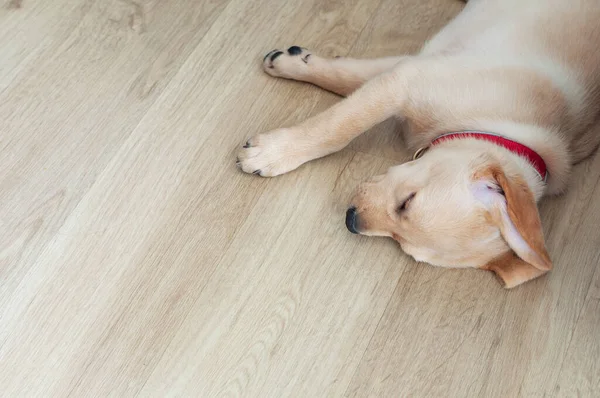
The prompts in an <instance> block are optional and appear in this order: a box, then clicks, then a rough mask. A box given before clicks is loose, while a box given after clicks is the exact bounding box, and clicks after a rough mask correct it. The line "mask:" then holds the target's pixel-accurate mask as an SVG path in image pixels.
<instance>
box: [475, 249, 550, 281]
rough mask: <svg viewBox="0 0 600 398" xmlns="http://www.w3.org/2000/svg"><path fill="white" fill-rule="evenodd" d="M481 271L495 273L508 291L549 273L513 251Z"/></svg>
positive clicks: (493, 261)
mask: <svg viewBox="0 0 600 398" xmlns="http://www.w3.org/2000/svg"><path fill="white" fill-rule="evenodd" d="M481 269H484V270H488V271H492V272H494V273H495V274H496V276H497V277H498V280H499V281H500V283H501V284H502V286H504V287H505V288H507V289H510V288H513V287H515V286H519V285H520V284H522V283H525V282H527V281H530V280H532V279H535V278H537V277H538V276H541V275H544V274H545V273H546V272H548V271H546V270H540V269H538V268H536V267H534V266H533V265H531V264H529V263H528V262H526V261H524V260H522V259H521V258H520V257H518V256H517V255H516V254H515V253H514V252H512V251H510V252H506V253H504V255H502V256H500V257H498V258H496V259H494V260H492V261H490V262H489V263H487V264H486V265H484V266H483V267H481Z"/></svg>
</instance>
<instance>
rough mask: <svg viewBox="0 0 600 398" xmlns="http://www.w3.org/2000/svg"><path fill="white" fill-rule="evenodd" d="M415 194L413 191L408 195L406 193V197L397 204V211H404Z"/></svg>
mask: <svg viewBox="0 0 600 398" xmlns="http://www.w3.org/2000/svg"><path fill="white" fill-rule="evenodd" d="M415 195H416V192H413V193H411V194H410V195H408V196H407V197H406V199H404V200H403V201H402V204H401V205H400V206H398V209H397V211H398V213H401V212H403V211H405V210H406V209H407V208H408V205H409V204H410V201H411V200H412V199H413V198H414V197H415Z"/></svg>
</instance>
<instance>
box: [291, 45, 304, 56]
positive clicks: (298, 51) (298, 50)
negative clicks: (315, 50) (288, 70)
mask: <svg viewBox="0 0 600 398" xmlns="http://www.w3.org/2000/svg"><path fill="white" fill-rule="evenodd" d="M287 51H288V54H290V55H298V54H302V48H300V47H298V46H291V47H290V48H288V50H287Z"/></svg>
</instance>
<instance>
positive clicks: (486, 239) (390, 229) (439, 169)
mask: <svg viewBox="0 0 600 398" xmlns="http://www.w3.org/2000/svg"><path fill="white" fill-rule="evenodd" d="M500 164H501V163H500V162H499V161H498V160H497V159H494V158H493V157H492V156H489V155H485V154H482V153H481V152H480V151H472V150H469V148H463V149H461V148H457V147H452V148H445V147H439V148H437V147H436V148H433V149H432V150H431V153H430V154H427V155H426V156H423V157H422V158H420V159H417V160H414V161H412V162H409V163H405V164H402V165H400V166H395V167H392V168H390V169H389V170H388V172H387V173H386V174H385V175H380V176H376V177H374V178H373V179H371V180H370V181H367V182H365V183H363V184H361V185H360V186H359V187H358V189H357V191H356V193H355V195H354V197H353V199H352V201H351V207H350V208H349V209H348V211H347V213H346V226H347V227H348V229H349V230H350V231H351V232H354V233H360V234H363V235H369V236H389V237H392V238H393V239H395V240H396V241H397V242H398V243H399V244H400V245H401V247H402V249H403V250H404V251H405V252H406V253H408V254H410V255H411V256H413V257H414V258H415V259H416V260H417V261H423V262H428V263H430V264H433V265H438V266H446V267H477V268H483V269H487V270H491V271H493V272H495V273H496V275H497V276H498V277H499V279H500V280H501V282H502V283H503V284H504V286H506V287H507V288H510V287H514V286H517V285H519V284H521V283H523V282H526V281H527V280H530V279H533V278H535V277H537V276H539V275H542V274H544V273H546V272H547V271H548V270H550V269H551V268H552V263H551V261H550V258H549V255H548V252H547V251H546V248H545V244H544V237H543V233H542V227H541V222H540V218H539V214H538V210H537V206H536V202H535V198H534V195H533V193H532V191H531V190H530V189H529V187H528V185H527V183H526V182H525V181H524V180H523V179H522V177H519V176H518V174H516V173H512V172H511V171H510V170H509V169H510V167H509V168H508V169H506V168H504V167H502V166H500Z"/></svg>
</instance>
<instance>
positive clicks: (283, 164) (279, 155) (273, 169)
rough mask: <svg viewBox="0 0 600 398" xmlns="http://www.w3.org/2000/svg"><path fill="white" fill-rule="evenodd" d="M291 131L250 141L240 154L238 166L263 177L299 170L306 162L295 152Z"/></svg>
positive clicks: (273, 132)
mask: <svg viewBox="0 0 600 398" xmlns="http://www.w3.org/2000/svg"><path fill="white" fill-rule="evenodd" d="M293 142H294V141H293V138H292V134H291V132H290V130H289V129H280V130H274V131H272V132H269V133H266V134H259V135H257V136H254V137H252V138H251V139H249V140H248V141H247V142H246V144H245V145H244V146H243V148H242V149H241V150H240V151H239V152H238V156H237V162H236V164H237V166H238V167H239V168H241V169H242V170H243V171H244V172H246V173H249V174H256V175H259V176H261V177H275V176H277V175H280V174H284V173H287V172H289V171H292V170H294V169H296V168H298V167H299V166H300V165H301V164H302V163H304V160H303V159H302V157H301V156H299V155H300V154H299V153H297V151H294V149H293V148H294V147H295V145H294V144H293Z"/></svg>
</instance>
